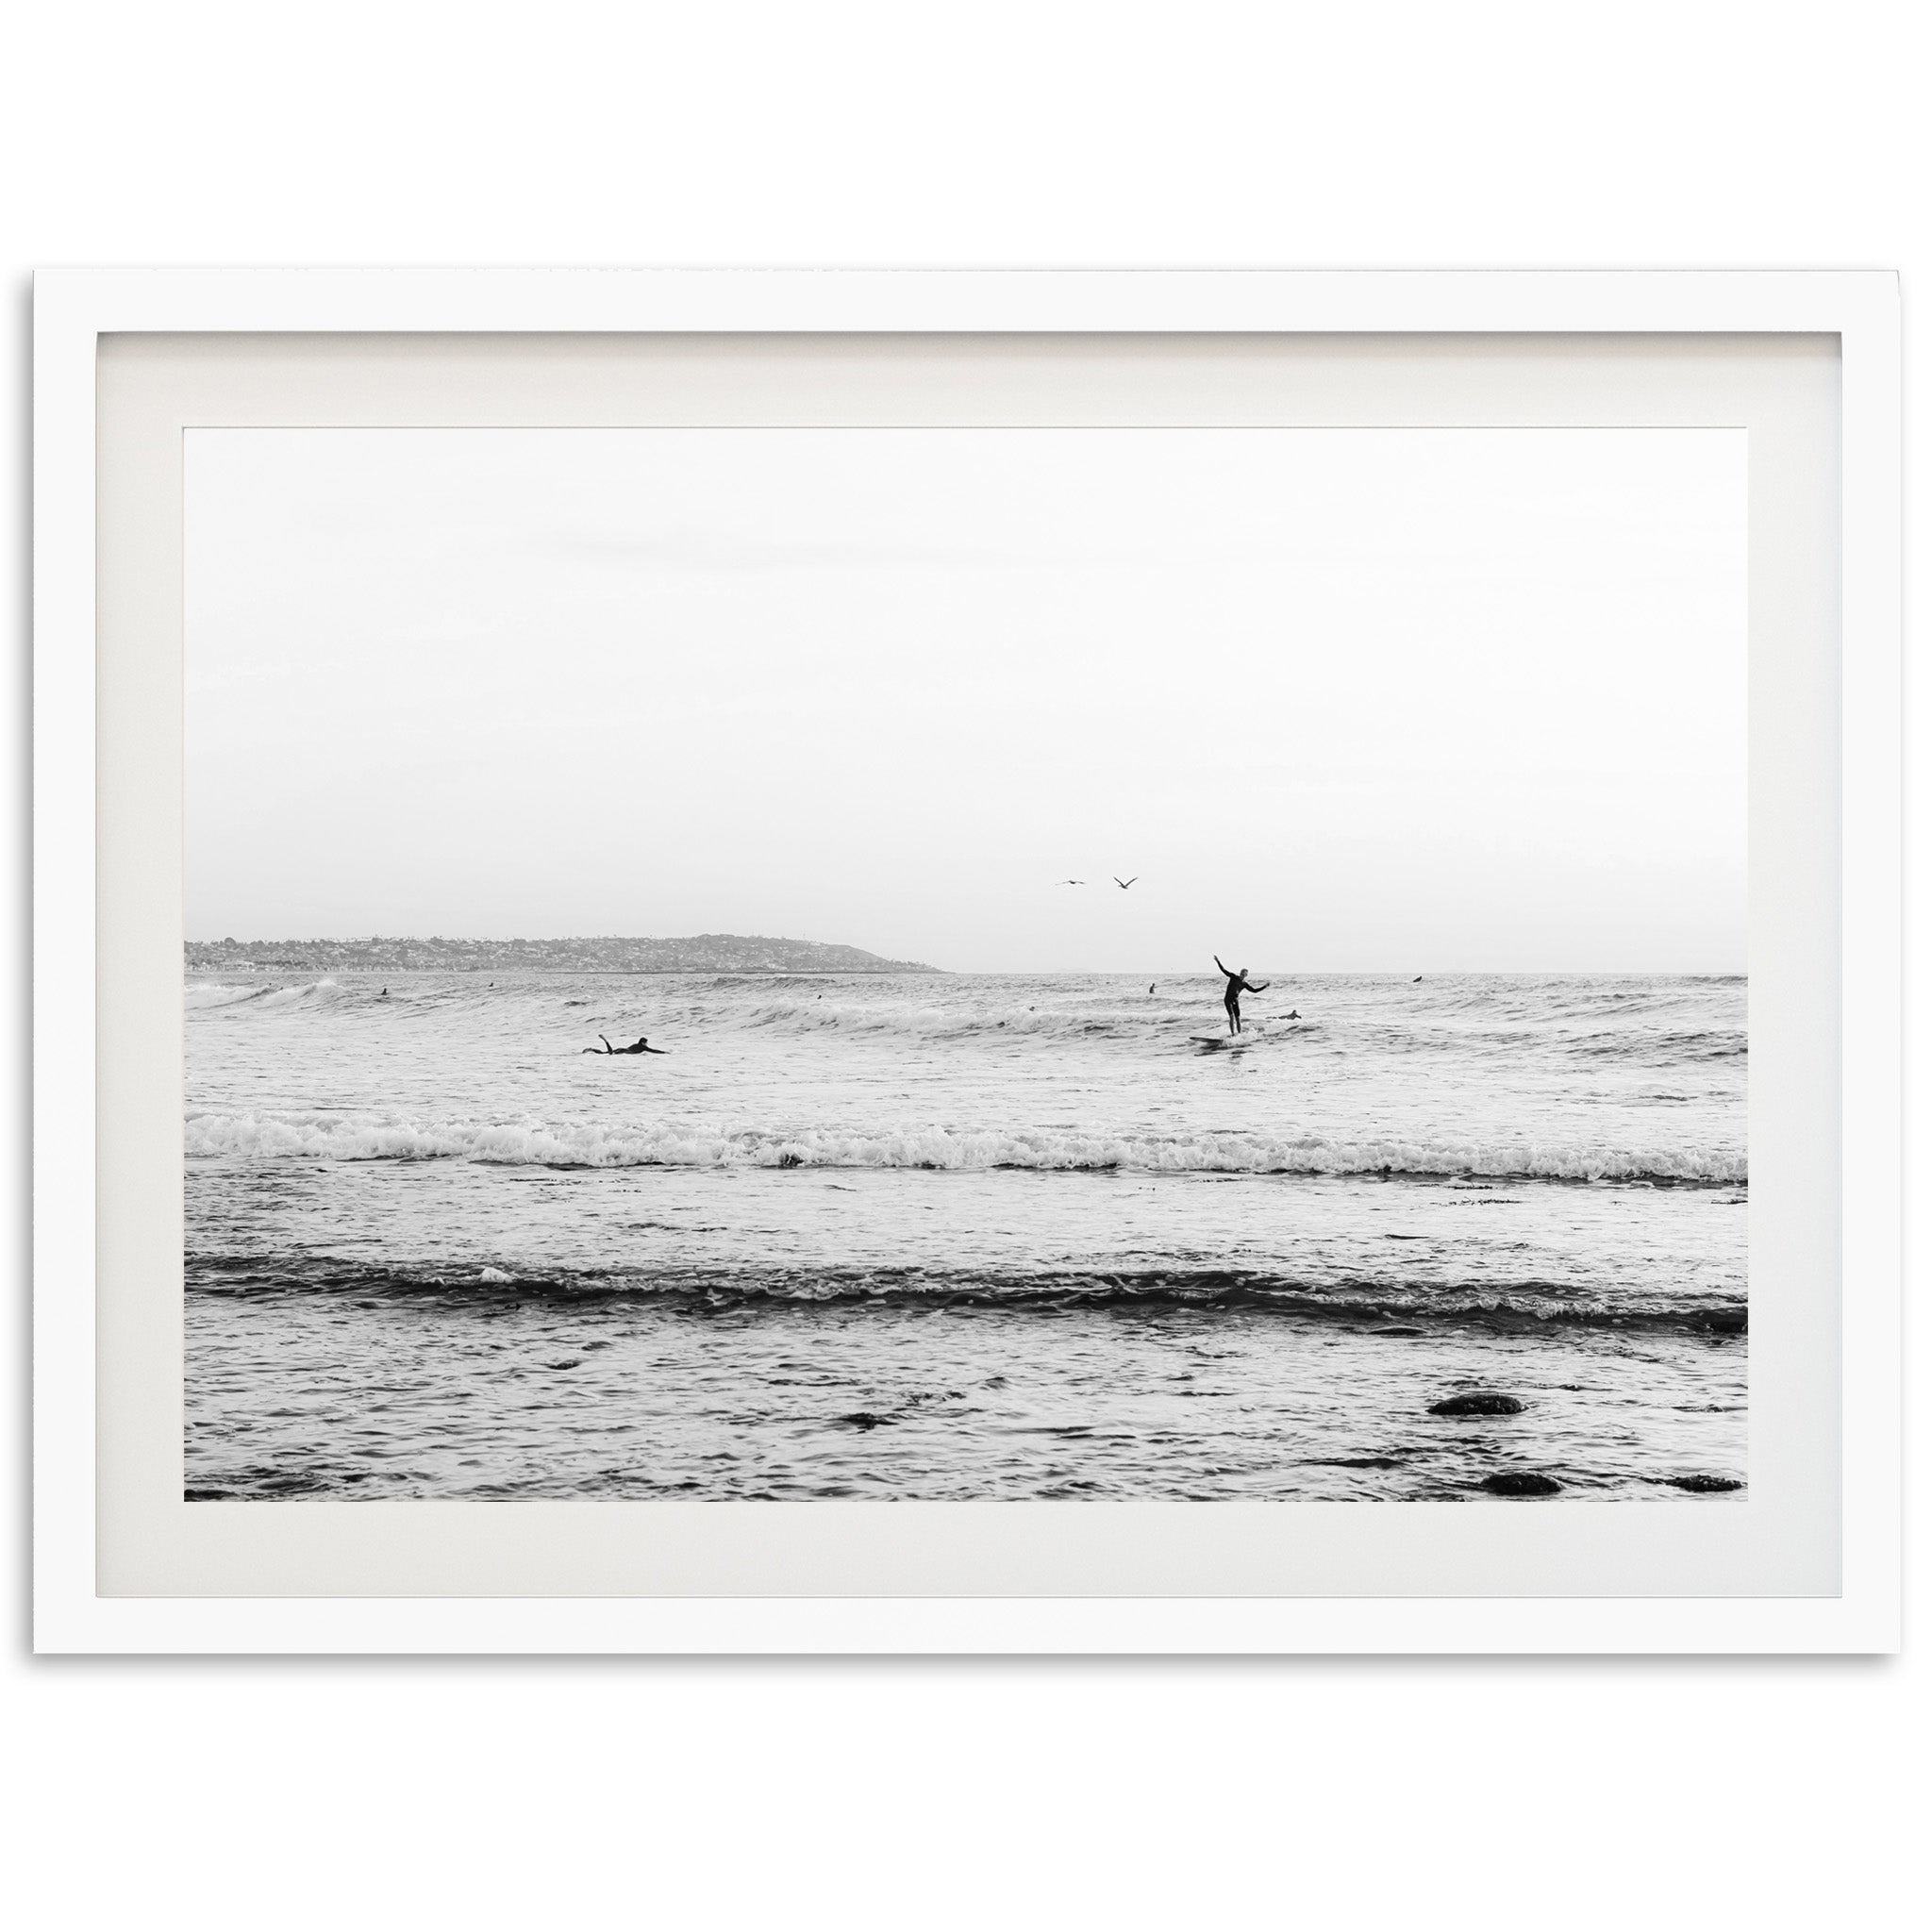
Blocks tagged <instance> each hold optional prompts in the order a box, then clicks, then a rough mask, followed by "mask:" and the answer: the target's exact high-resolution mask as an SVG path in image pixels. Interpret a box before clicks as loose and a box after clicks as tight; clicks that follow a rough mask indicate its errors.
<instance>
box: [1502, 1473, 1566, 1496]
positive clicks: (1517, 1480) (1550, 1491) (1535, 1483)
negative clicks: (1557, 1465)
mask: <svg viewBox="0 0 1932 1932" xmlns="http://www.w3.org/2000/svg"><path fill="white" fill-rule="evenodd" d="M1562 1487H1563V1485H1562V1484H1561V1483H1559V1482H1558V1481H1557V1479H1556V1477H1555V1476H1553V1475H1538V1474H1536V1473H1535V1472H1534V1471H1533V1470H1527V1469H1499V1470H1497V1471H1496V1472H1495V1474H1493V1475H1486V1476H1484V1478H1483V1488H1484V1489H1486V1490H1487V1491H1489V1492H1490V1494H1491V1495H1492V1496H1554V1495H1556V1494H1557V1492H1558V1491H1560V1490H1561V1489H1562Z"/></svg>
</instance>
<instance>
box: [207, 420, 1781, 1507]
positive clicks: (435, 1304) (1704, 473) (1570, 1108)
mask: <svg viewBox="0 0 1932 1932" xmlns="http://www.w3.org/2000/svg"><path fill="white" fill-rule="evenodd" d="M185 462H186V470H185V488H186V517H187V525H186V583H187V604H186V712H185V724H186V854H185V858H186V891H187V903H186V934H187V947H186V959H185V1034H186V1118H185V1123H184V1134H185V1153H186V1200H185V1210H186V1254H185V1262H186V1281H187V1302H186V1417H185V1453H186V1475H185V1485H186V1495H187V1497H188V1498H189V1499H190V1500H191V1501H193V1500H223V1499H248V1500H271V1499H315V1498H333V1499H342V1500H353V1499H385V1500H395V1499H420V1498H441V1499H464V1500H476V1501H487V1500H515V1499H522V1498H534V1497H542V1498H578V1499H598V1498H620V1499H645V1498H661V1499H685V1500H695V1501H749V1500H759V1499H774V1500H784V1501H802V1500H818V1499H827V1500H830V1499H871V1500H906V1501H924V1502H933V1501H985V1500H1023V1499H1024V1500H1035V1501H1039V1500H1058V1501H1077V1500H1097V1501H1121V1500H1160V1501H1198V1502H1213V1501H1224V1500H1244V1501H1250V1502H1252V1501H1259V1500H1269V1499H1282V1500H1329V1501H1353V1502H1365V1503H1366V1502H1377V1501H1387V1500H1398V1501H1418V1500H1426V1501H1454V1500H1463V1501H1468V1502H1470V1503H1472V1504H1476V1505H1479V1506H1483V1505H1486V1506H1490V1507H1504V1506H1507V1505H1509V1504H1512V1503H1521V1502H1526V1501H1533V1500H1547V1501H1548V1502H1550V1503H1552V1504H1554V1505H1558V1506H1560V1505H1561V1504H1562V1503H1563V1502H1565V1501H1566V1500H1574V1499H1594V1500H1618V1501H1628V1502H1642V1501H1644V1500H1645V1499H1656V1498H1674V1499H1677V1500H1679V1501H1681V1500H1682V1499H1684V1498H1685V1497H1687V1496H1688V1497H1706V1498H1709V1499H1710V1500H1711V1502H1712V1504H1713V1505H1714V1506H1720V1507H1721V1506H1722V1505H1723V1503H1724V1500H1725V1499H1727V1498H1728V1499H1736V1498H1740V1497H1742V1496H1743V1495H1745V1494H1746V1493H1747V1488H1746V1485H1747V1482H1748V1454H1747V1450H1748V1415H1747V1402H1746V1387H1747V1360H1748V1353H1747V1351H1748V1313H1747V1311H1748V1284H1747V1278H1746V1224H1747V1211H1746V1209H1747V1198H1748V1180H1749V1175H1748V1166H1747V1158H1746V1110H1745V1101H1746V1079H1747V1032H1746V1025H1747V1014H1746V995H1747V987H1746V979H1745V968H1746V954H1745V944H1746V902H1745V856H1746V854H1745V842H1746V841H1745V807H1746V787H1745V753H1746V715H1745V635H1746V633H1745V618H1746V611H1745V576H1744V535H1745V476H1744V451H1743V438H1742V436H1741V435H1740V433H1738V432H1735V431H1731V430H1726V429H1723V428H1710V429H1691V428H1680V429H1661V428H1659V429H1608V428H1576V429H1553V428H1524V429H1493V428H1469V429H1434V428H1417V429H1387V428H1360V429H1352V428H1333V429H1307V428H1296V429H1287V428H1283V429H1269V428H1262V427H1246V428H1181V427H1176V428H1097V427H1066V428H940V427H935V428H857V427H855V428H839V427H824V428H801V427H782V428H780V427H774V428H638V429H601V430H591V429H564V428H557V429H532V428H526V429H508V428H505V429H488V428H465V429H430V428H425V429H366V430H357V429H269V428H233V429H213V428H197V429H193V430H191V431H190V432H189V433H188V435H187V438H186V457H185Z"/></svg>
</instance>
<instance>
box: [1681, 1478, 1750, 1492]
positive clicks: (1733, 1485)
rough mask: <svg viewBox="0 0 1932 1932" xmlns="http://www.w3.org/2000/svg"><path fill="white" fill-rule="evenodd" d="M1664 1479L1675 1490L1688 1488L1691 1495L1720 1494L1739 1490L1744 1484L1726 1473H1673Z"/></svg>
mask: <svg viewBox="0 0 1932 1932" xmlns="http://www.w3.org/2000/svg"><path fill="white" fill-rule="evenodd" d="M1665 1480H1666V1481H1667V1482H1668V1483H1669V1484H1670V1485H1671V1487H1672V1488H1673V1489H1675V1490H1689V1491H1691V1493H1692V1494H1693V1495H1699V1496H1715V1495H1721V1494H1722V1493H1723V1492H1724V1491H1726V1490H1741V1489H1742V1488H1743V1487H1744V1485H1743V1484H1742V1483H1740V1481H1739V1480H1738V1479H1737V1478H1736V1477H1735V1476H1728V1475H1674V1476H1667V1477H1666V1478H1665Z"/></svg>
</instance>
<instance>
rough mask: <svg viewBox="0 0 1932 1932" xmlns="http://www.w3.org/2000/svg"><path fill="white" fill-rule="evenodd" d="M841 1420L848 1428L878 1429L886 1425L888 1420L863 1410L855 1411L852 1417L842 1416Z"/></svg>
mask: <svg viewBox="0 0 1932 1932" xmlns="http://www.w3.org/2000/svg"><path fill="white" fill-rule="evenodd" d="M839 1420H840V1421H841V1423H843V1424H845V1425H846V1427H847V1428H852V1429H876V1428H879V1427H881V1426H882V1425H883V1424H884V1423H885V1420H886V1419H885V1417H884V1416H882V1415H874V1414H872V1413H871V1412H870V1411H869V1410H867V1409H863V1408H861V1409H857V1410H855V1411H854V1412H853V1413H852V1414H851V1415H841V1417H840V1418H839Z"/></svg>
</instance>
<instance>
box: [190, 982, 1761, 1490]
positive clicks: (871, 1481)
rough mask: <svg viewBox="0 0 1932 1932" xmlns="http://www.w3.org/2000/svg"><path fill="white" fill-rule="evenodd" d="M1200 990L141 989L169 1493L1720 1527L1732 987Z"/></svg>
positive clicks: (1736, 1049)
mask: <svg viewBox="0 0 1932 1932" xmlns="http://www.w3.org/2000/svg"><path fill="white" fill-rule="evenodd" d="M385 986H386V991H385ZM1220 986H1221V982H1220V980H1219V978H1218V977H1217V976H1213V975H1207V976H1201V977H1195V978H1176V977H1165V976H1157V978H1156V979H1155V981H1154V983H1153V986H1152V988H1151V990H1150V986H1149V982H1148V980H1147V979H1146V978H1145V977H1141V978H1122V977H1116V976H1102V975H1055V976H1042V977H1020V976H983V977H982V976H973V975H964V974H937V975H924V974H921V975H913V974H908V975H903V976H901V975H880V976H868V975H851V976H825V977H817V976H798V977H776V976H772V977H766V976H760V977H719V976H712V975H675V976H674V975H585V976H573V975H568V974H517V975H511V974H499V975H496V976H495V978H494V980H493V982H492V981H491V978H490V975H488V974H402V975H391V976H390V978H389V979H388V980H387V981H386V982H383V981H379V980H377V979H375V978H371V977H363V976H358V975H348V974H344V975H342V976H341V977H340V978H339V979H323V980H320V981H301V980H291V979H289V978H287V977H286V976H283V977H277V976H275V975H268V974H235V973H229V974H208V975H204V974H196V975H191V976H190V978H189V980H188V984H187V987H186V991H185V1004H186V1033H187V1109H186V1121H185V1142H186V1153H187V1255H186V1262H187V1287H188V1297H187V1348H188V1357H187V1418H186V1466H187V1478H186V1480H187V1491H188V1493H189V1495H190V1496H192V1497H251V1498H263V1497H294V1496H310V1497H312V1496H341V1497H425V1496H440V1497H475V1498H513V1497H524V1496H544V1497H560V1496H625V1497H654V1496H662V1497H684V1498H721V1499H722V1498H754V1497H768V1498H786V1499H797V1498H807V1497H872V1498H888V1497H893V1498H918V1499H966V1498H983V1497H1032V1498H1045V1497H1091V1498H1112V1499H1120V1498H1150V1499H1151V1498H1191V1499H1215V1498H1234V1497H1240V1498H1246V1499H1255V1498H1263V1497H1281V1498H1331V1499H1371V1498H1397V1499H1434V1498H1468V1499H1470V1500H1480V1501H1493V1500H1496V1499H1497V1498H1498V1497H1499V1496H1500V1497H1505V1498H1508V1497H1512V1495H1527V1494H1531V1493H1534V1494H1537V1495H1546V1496H1549V1497H1551V1498H1553V1499H1555V1500H1558V1501H1560V1500H1561V1499H1563V1498H1565V1497H1577V1496H1591V1497H1599V1498H1601V1497H1607V1496H1613V1497H1630V1498H1638V1497H1643V1496H1659V1495H1680V1494H1684V1493H1698V1494H1709V1495H1712V1496H1713V1497H1718V1498H1722V1497H1724V1496H1730V1495H1736V1494H1740V1493H1742V1488H1741V1486H1742V1484H1743V1482H1744V1480H1745V1476H1746V1466H1745V1450H1746V1353H1747V1335H1746V1330H1747V1319H1746V1281H1745V1226H1746V1219H1747V1214H1746V1204H1747V1182H1748V1175H1747V1167H1746V1155H1745V1105H1744V1102H1745V1078H1746V1033H1745V986H1744V982H1743V981H1742V980H1741V979H1679V978H1671V979H1664V978H1649V979H1612V978H1576V977H1567V978H1558V977H1546V978H1540V977H1526V976H1450V975H1445V976H1441V977H1429V978H1425V979H1424V980H1423V981H1421V982H1420V983H1411V982H1409V981H1407V980H1403V979H1395V978H1377V977H1310V978H1306V979H1290V978H1287V977H1282V978H1278V979H1276V980H1275V981H1274V986H1273V988H1272V989H1271V991H1269V992H1267V993H1265V994H1263V995H1259V996H1251V997H1250V998H1249V999H1248V1001H1247V1002H1246V1008H1247V1014H1248V1020H1249V1024H1250V1027H1251V1029H1252V1037H1251V1039H1250V1042H1249V1043H1248V1044H1247V1045H1245V1046H1244V1047H1242V1048H1241V1049H1239V1050H1236V1051H1232V1052H1230V1051H1225V1050H1222V1049H1220V1048H1218V1047H1205V1046H1202V1045H1200V1044H1198V1043H1196V1041H1194V1039H1193V1038H1192V1036H1194V1035H1197V1034H1210V1035H1212V1034H1219V1033H1220V1032H1221V1030H1222V1027H1223V1021H1222V1015H1221V1009H1220V1004H1219V995H1220ZM1291 1010H1293V1011H1296V1012H1298V1013H1299V1014H1300V1016H1301V1017H1300V1018H1299V1019H1293V1020H1291V1019H1289V1018H1288V1017H1287V1015H1288V1014H1289V1013H1290V1011H1291ZM641 1033H643V1034H648V1035H649V1037H650V1040H651V1043H652V1044H653V1045H654V1046H658V1047H661V1048H663V1049H665V1053H664V1055H663V1057H658V1056H657V1055H652V1056H649V1057H643V1058H606V1057H605V1056H603V1055H602V1054H597V1055H586V1054H585V1053H584V1052H583V1051H582V1049H583V1048H584V1047H585V1046H586V1045H594V1044H595V1043H596V1041H597V1037H598V1035H600V1034H606V1035H608V1036H609V1038H610V1039H611V1040H612V1041H616V1042H618V1043H620V1044H623V1043H625V1042H628V1041H631V1040H633V1039H635V1038H636V1037H637V1036H638V1035H639V1034H641ZM1469 1396H1481V1397H1491V1396H1494V1397H1504V1398H1507V1401H1508V1403H1513V1404H1515V1405H1517V1407H1515V1408H1513V1409H1510V1410H1508V1412H1505V1413H1474V1414H1467V1413H1465V1414H1456V1413H1441V1412H1438V1411H1439V1406H1440V1405H1441V1404H1444V1403H1449V1404H1452V1405H1453V1404H1455V1403H1456V1402H1457V1399H1458V1398H1464V1397H1469ZM1489 1407H1491V1408H1494V1407H1507V1405H1499V1404H1493V1403H1492V1404H1490V1405H1489Z"/></svg>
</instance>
